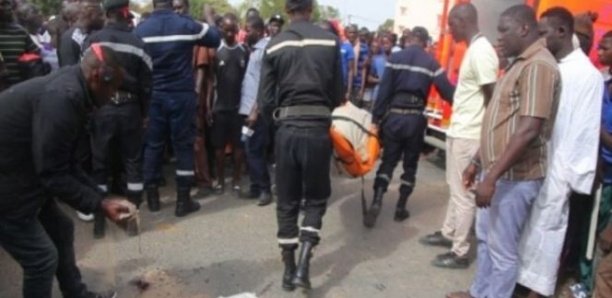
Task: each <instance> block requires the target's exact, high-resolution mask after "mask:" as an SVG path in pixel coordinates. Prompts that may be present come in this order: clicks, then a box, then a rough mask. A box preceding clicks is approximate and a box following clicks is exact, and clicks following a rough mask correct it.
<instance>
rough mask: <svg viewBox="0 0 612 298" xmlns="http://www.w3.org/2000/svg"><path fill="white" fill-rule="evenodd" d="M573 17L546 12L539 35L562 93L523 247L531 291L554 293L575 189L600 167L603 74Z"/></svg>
mask: <svg viewBox="0 0 612 298" xmlns="http://www.w3.org/2000/svg"><path fill="white" fill-rule="evenodd" d="M573 28H574V24H573V17H572V15H571V13H570V12H569V11H567V10H566V9H564V8H552V9H550V10H548V11H546V12H544V13H543V14H542V16H541V20H540V34H541V35H542V36H543V37H545V38H546V42H547V47H548V49H549V50H550V51H551V53H552V54H553V55H554V56H555V57H556V58H557V60H558V61H559V70H560V72H561V82H562V84H561V85H562V91H561V98H560V102H559V110H558V112H557V117H556V120H555V124H554V127H553V131H552V136H551V139H550V142H549V144H548V150H549V154H548V165H549V167H548V172H547V176H546V179H545V181H544V185H543V186H542V188H541V190H540V194H539V196H538V198H537V199H536V201H535V203H534V205H533V207H532V210H531V214H530V218H529V220H528V221H527V223H526V225H525V227H524V229H523V234H522V238H521V243H520V246H519V255H520V258H521V267H520V272H519V279H518V282H519V283H520V284H522V285H523V286H525V287H527V288H529V289H531V290H532V291H533V292H535V293H537V294H539V295H543V296H551V295H553V294H554V292H555V287H556V283H557V272H558V271H559V260H560V255H561V250H562V249H563V242H564V240H565V233H566V229H567V221H568V214H569V196H570V193H571V191H575V192H577V193H582V194H590V193H591V192H592V191H593V183H594V179H595V172H596V166H597V156H598V149H599V128H600V122H601V109H602V94H603V92H604V89H603V78H602V76H601V74H600V72H599V71H597V69H596V68H595V67H594V66H593V64H592V63H591V62H590V60H589V58H588V57H587V56H586V55H585V54H584V53H583V52H582V50H581V49H580V48H578V49H575V48H574V46H573V45H572V36H573Z"/></svg>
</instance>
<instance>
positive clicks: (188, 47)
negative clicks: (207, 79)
mask: <svg viewBox="0 0 612 298" xmlns="http://www.w3.org/2000/svg"><path fill="white" fill-rule="evenodd" d="M153 7H154V8H155V10H154V11H153V13H152V14H151V16H150V17H149V18H148V19H147V20H145V21H144V22H142V23H140V24H139V25H138V27H137V28H136V30H135V33H136V35H137V36H138V37H140V38H141V39H142V40H143V41H144V42H145V50H146V51H147V52H148V53H149V54H150V56H151V58H152V59H153V93H152V98H151V103H150V108H149V123H148V132H147V138H146V141H145V153H144V171H143V173H144V180H145V184H146V188H147V204H148V205H149V210H151V211H153V212H154V211H159V209H160V205H159V191H158V181H159V179H160V174H161V162H162V157H163V150H164V146H165V143H166V137H167V134H168V129H170V134H171V139H172V145H173V147H174V152H175V154H176V157H177V164H176V187H177V204H176V212H175V215H176V216H179V217H180V216H185V215H187V214H189V213H191V212H195V211H197V210H199V209H200V205H199V204H198V203H197V202H195V201H193V200H192V199H191V197H190V195H189V191H190V188H191V186H192V184H193V182H194V169H193V165H194V163H193V144H194V140H195V135H196V131H195V111H196V94H195V91H194V87H193V86H194V76H193V66H192V62H193V61H192V59H193V47H194V46H195V45H202V46H206V47H213V48H216V47H218V46H219V43H220V37H219V32H218V30H217V29H216V27H214V21H213V17H212V13H211V12H210V8H209V7H208V6H205V8H204V10H205V15H206V18H207V22H208V24H202V23H199V22H196V21H194V20H193V19H191V18H190V17H188V16H184V15H178V14H176V13H174V11H172V8H173V7H172V1H171V0H154V1H153Z"/></svg>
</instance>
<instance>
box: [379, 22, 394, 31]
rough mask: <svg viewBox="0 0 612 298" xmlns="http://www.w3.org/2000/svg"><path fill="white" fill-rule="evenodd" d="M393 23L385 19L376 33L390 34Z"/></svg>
mask: <svg viewBox="0 0 612 298" xmlns="http://www.w3.org/2000/svg"><path fill="white" fill-rule="evenodd" d="M393 25H394V21H393V19H387V20H386V21H385V22H384V23H382V25H380V26H378V32H390V31H393Z"/></svg>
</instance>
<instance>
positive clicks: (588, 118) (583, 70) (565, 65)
mask: <svg viewBox="0 0 612 298" xmlns="http://www.w3.org/2000/svg"><path fill="white" fill-rule="evenodd" d="M559 72H560V73H561V86H562V87H561V96H560V98H559V109H558V111H557V117H556V119H555V123H554V126H553V130H552V135H551V137H550V141H549V144H548V145H549V149H548V151H549V154H548V162H549V168H550V170H555V171H560V173H559V174H560V175H559V176H560V177H563V178H564V180H565V181H567V182H568V183H569V185H570V187H571V188H572V189H573V190H574V191H576V192H579V193H584V194H590V193H591V190H592V188H593V180H594V179H595V168H596V166H597V156H598V150H599V128H600V126H601V110H602V102H603V100H602V98H603V94H604V79H603V76H602V75H601V73H600V72H599V71H598V70H597V69H596V68H595V66H593V64H592V63H591V61H590V60H589V58H588V57H587V56H586V55H585V54H584V52H582V50H581V49H580V48H578V49H576V50H574V51H573V52H572V53H571V54H569V55H568V56H566V57H565V58H563V59H562V60H561V61H560V62H559ZM550 170H549V171H550Z"/></svg>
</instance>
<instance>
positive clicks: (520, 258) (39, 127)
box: [0, 0, 612, 298]
mask: <svg viewBox="0 0 612 298" xmlns="http://www.w3.org/2000/svg"><path fill="white" fill-rule="evenodd" d="M313 5H314V4H313V1H312V0H287V1H286V13H287V15H288V16H289V18H290V20H289V21H290V22H289V24H288V25H285V19H284V18H283V16H282V15H281V14H275V15H273V16H271V17H270V18H269V19H267V20H264V19H263V18H262V17H261V16H260V13H259V11H257V9H254V8H252V9H249V10H248V11H247V13H246V16H245V19H244V20H241V19H240V18H239V17H238V16H237V15H235V14H233V13H230V12H227V13H224V14H220V13H216V12H215V11H214V10H213V9H212V8H210V7H209V6H208V5H205V6H204V8H203V11H202V13H201V15H200V16H196V17H195V18H194V17H192V16H190V6H189V1H188V0H154V1H153V6H154V11H153V12H152V13H147V14H143V15H142V16H141V18H140V19H139V20H136V17H135V15H134V13H132V12H131V11H130V9H129V2H128V1H127V0H103V1H102V2H101V3H100V2H99V1H98V0H81V1H77V2H73V1H69V2H64V3H63V8H62V11H61V13H60V14H58V15H57V16H54V17H51V18H48V19H47V18H45V17H43V16H42V14H41V12H40V10H39V9H38V7H36V5H34V4H32V3H27V2H17V1H14V0H0V54H1V55H2V56H1V59H0V89H1V90H3V92H2V93H0V145H1V146H0V153H1V154H0V173H1V174H0V245H2V247H3V248H4V249H5V250H6V251H7V252H8V253H9V254H10V255H11V256H12V257H13V258H15V259H16V260H17V262H18V263H19V264H20V265H21V266H22V267H23V269H24V284H23V296H24V297H50V296H51V288H52V283H53V277H54V276H57V278H58V282H59V286H60V289H61V291H62V293H63V295H64V296H65V297H115V295H116V293H114V292H112V291H111V292H108V293H93V292H90V291H89V290H87V287H86V286H85V285H84V284H83V282H82V280H81V275H80V272H79V269H78V268H77V266H76V262H75V256H74V245H73V244H74V226H73V223H72V221H71V219H70V218H69V217H68V216H67V215H66V214H64V213H63V211H62V210H61V209H62V208H60V207H59V205H58V203H57V202H58V200H61V201H63V202H65V203H67V204H68V205H70V206H71V207H72V208H74V209H75V210H77V212H78V213H79V217H80V218H81V219H83V220H85V221H92V220H93V221H94V223H93V230H94V236H95V237H96V238H102V237H104V234H105V224H106V219H107V218H108V219H110V220H112V221H113V222H116V223H118V224H119V225H121V226H124V227H125V228H126V230H127V232H128V234H129V235H137V234H138V233H139V232H140V230H139V229H140V226H139V224H138V223H139V221H138V219H137V218H136V217H137V212H136V210H138V209H140V206H141V205H142V204H143V201H144V200H143V196H144V197H146V206H147V208H148V210H149V211H150V212H157V211H159V210H160V209H161V204H160V194H159V188H160V187H163V186H164V185H165V184H166V181H165V177H164V175H163V173H164V172H163V170H162V165H163V164H164V162H165V160H166V159H168V156H169V155H174V157H175V158H176V163H175V171H174V173H175V181H176V182H175V189H176V208H175V215H176V216H177V217H182V216H186V215H188V214H191V213H194V212H197V211H198V210H199V209H200V204H199V203H198V202H197V200H198V199H202V198H205V197H208V196H215V195H222V194H224V193H225V192H226V180H229V181H231V191H232V193H233V194H235V195H236V196H237V197H240V198H242V199H252V200H257V204H258V205H259V206H267V205H270V204H271V203H272V202H273V201H274V197H276V202H277V204H276V213H277V220H278V234H277V236H278V244H279V246H280V248H281V250H282V253H281V255H282V260H283V263H284V266H285V272H284V274H283V277H282V287H283V289H285V290H288V291H292V290H294V289H295V288H296V287H302V288H306V289H308V288H310V287H311V283H310V278H309V267H310V259H311V258H312V256H313V248H314V247H315V246H317V245H318V244H319V242H320V240H321V239H320V236H319V234H320V231H321V227H322V221H323V216H324V214H325V212H326V208H327V200H328V199H329V197H330V196H331V181H330V174H329V172H330V164H331V157H332V151H333V144H332V140H331V139H330V132H329V130H330V127H331V125H332V111H333V110H334V109H335V108H337V107H339V106H346V105H352V106H355V107H357V108H359V109H362V110H365V111H367V112H368V113H367V114H368V115H371V116H369V117H371V123H372V125H371V127H369V128H368V134H371V135H378V136H379V139H380V142H381V143H382V147H383V148H384V150H383V154H382V160H381V163H380V165H379V168H378V171H377V172H376V177H375V181H374V185H373V190H374V195H373V200H372V202H371V205H370V206H369V208H368V207H365V208H366V209H367V210H365V212H364V218H363V224H364V226H365V227H367V228H374V227H375V225H376V221H377V218H378V216H379V214H380V213H381V210H382V208H383V197H384V194H385V193H386V192H387V191H388V187H389V184H390V183H391V180H392V177H393V173H394V171H395V167H396V166H397V164H398V162H399V161H400V159H402V161H403V174H402V176H401V177H400V188H399V199H398V202H397V205H396V211H395V215H394V219H395V220H396V221H398V222H401V221H405V220H406V219H408V218H409V217H410V213H409V211H408V209H407V202H408V199H409V197H410V195H411V194H412V192H413V190H414V188H415V183H416V176H417V168H418V162H419V158H420V156H421V153H422V151H423V147H424V134H425V130H426V127H427V118H426V117H425V115H424V113H423V112H424V109H425V107H426V104H427V99H428V95H429V94H430V89H431V88H432V87H434V88H435V89H436V90H437V92H438V93H439V94H440V96H441V97H442V98H443V99H444V100H446V101H448V102H449V103H451V104H452V107H453V114H452V119H451V123H450V127H449V129H448V133H447V140H446V142H447V150H446V177H447V182H448V185H449V189H450V199H449V205H448V211H447V214H446V217H445V220H444V223H443V224H442V225H441V229H440V230H439V231H436V232H434V233H432V234H430V235H426V236H425V237H423V238H422V239H420V242H421V243H422V244H424V245H427V246H443V247H447V248H448V249H449V252H447V253H445V254H442V255H439V256H437V257H436V258H435V259H434V260H433V261H432V265H434V266H437V267H441V268H453V269H465V268H468V267H469V265H470V263H471V260H470V257H469V252H470V250H471V249H472V247H471V244H472V241H471V239H470V238H471V237H470V236H471V233H472V229H473V228H474V229H475V231H476V248H475V250H476V255H477V257H476V264H477V269H476V275H475V278H474V282H473V284H472V286H471V287H470V289H469V291H468V292H458V293H451V294H449V295H448V297H453V298H457V297H476V298H482V297H504V298H507V297H512V295H513V293H515V292H516V291H520V290H521V289H523V288H524V290H525V291H527V292H528V295H529V297H539V296H541V297H546V296H551V295H554V294H555V290H556V289H557V280H558V276H559V275H560V274H564V273H565V272H564V271H563V270H561V269H562V268H566V267H568V266H571V265H572V264H579V265H576V266H575V267H577V268H579V269H578V270H579V273H580V274H579V275H580V278H579V279H578V281H579V282H578V283H577V284H576V285H573V286H572V288H571V290H572V292H573V294H574V296H575V297H588V296H589V295H591V293H593V295H594V297H612V277H611V276H612V269H611V268H612V265H611V264H612V254H608V253H609V252H610V250H611V249H612V222H609V220H610V212H611V210H612V184H611V183H612V170H611V169H612V155H611V154H612V153H610V152H611V150H612V137H611V134H612V125H611V123H612V104H611V103H610V98H611V96H612V88H611V86H612V85H611V84H610V80H609V77H610V72H609V70H607V69H606V70H604V72H603V73H604V75H603V76H602V74H601V73H602V72H601V71H599V70H598V69H596V68H595V66H594V65H593V63H592V62H591V61H590V60H589V58H588V56H587V55H588V53H589V52H590V50H591V49H590V48H591V47H592V45H593V43H594V41H593V39H594V37H593V29H592V26H593V24H592V23H593V21H594V19H595V17H594V15H592V14H589V15H586V16H579V17H574V16H573V15H572V14H571V13H570V12H569V11H568V10H567V9H565V8H562V7H555V8H551V9H549V10H547V11H546V12H544V13H543V14H542V15H541V16H539V18H537V17H536V15H535V12H534V10H533V9H532V8H530V7H529V6H525V5H518V6H512V7H510V8H508V9H507V10H506V11H504V12H503V13H502V15H501V16H500V18H499V23H498V24H497V29H498V33H499V39H498V40H497V44H496V45H495V46H494V45H493V44H492V43H491V42H490V41H489V40H488V39H487V38H486V37H485V36H484V35H482V34H481V33H480V29H479V25H478V12H477V10H476V8H475V6H474V5H472V4H469V3H463V4H458V5H456V6H455V7H453V8H452V10H451V11H450V14H449V23H448V26H449V29H450V32H451V35H452V37H453V39H454V40H455V41H456V42H463V43H466V44H467V46H468V47H467V51H466V53H465V56H464V58H463V61H462V64H461V67H460V70H459V74H458V80H457V82H456V83H451V82H450V81H449V78H448V75H447V73H446V72H445V70H444V69H442V68H441V66H440V64H439V63H438V62H437V61H436V59H435V58H434V55H433V54H432V48H433V47H432V38H431V37H430V35H429V32H428V31H427V30H426V29H425V28H423V27H418V26H417V27H415V28H412V29H406V30H405V31H404V32H402V35H401V37H398V36H397V35H396V34H393V33H391V32H369V31H368V30H367V28H361V29H360V28H359V27H358V26H357V25H353V24H349V25H348V26H346V28H343V27H342V26H341V25H340V24H339V23H338V22H336V21H331V20H330V21H327V20H326V21H322V22H320V23H318V24H313V23H312V22H311V19H312V13H313ZM585 28H586V29H585ZM597 46H598V53H599V60H600V61H599V62H600V63H601V64H602V65H604V66H611V65H612V32H608V33H606V34H605V35H604V36H603V38H602V39H601V41H600V42H599V44H598V45H597ZM510 58H512V59H510ZM502 66H503V67H502ZM228 157H230V160H231V163H229V162H228V160H226V159H227V158H228ZM228 164H231V169H232V173H231V175H230V176H231V179H226V173H225V170H226V168H228V167H227V165H228ZM270 168H274V171H275V174H276V175H275V179H272V175H271V174H270ZM245 171H246V172H247V173H248V176H249V179H248V181H249V185H248V187H246V188H245V189H243V188H242V186H243V184H244V183H243V182H242V177H243V176H244V173H245ZM600 186H601V188H602V189H603V191H602V195H601V196H600V199H598V200H595V199H594V197H595V196H594V194H595V193H596V191H597V189H599V188H600ZM193 188H197V192H192V189H193ZM593 208H597V209H598V210H599V216H598V217H599V224H598V225H597V227H596V229H595V230H596V232H597V233H596V234H598V235H599V237H598V239H599V242H600V248H601V251H602V257H601V261H600V262H599V266H598V267H596V266H595V265H594V264H595V263H594V262H593V260H592V259H593V258H592V257H589V258H587V257H585V256H586V255H589V256H590V255H591V254H592V252H593V249H592V248H591V249H590V250H591V251H590V252H589V249H587V247H589V246H588V245H586V243H587V242H588V241H591V242H592V241H593V240H592V239H591V240H588V239H587V238H589V237H585V235H587V236H588V235H589V227H588V223H589V222H591V220H590V216H591V210H592V209H593ZM300 210H302V211H303V214H304V216H303V222H302V224H301V225H299V224H298V218H299V214H300ZM591 234H592V233H591ZM591 238H593V237H591ZM298 248H300V251H299V253H298V255H297V259H296V254H295V252H296V250H297V249H298ZM568 255H574V256H575V257H574V258H573V260H570V259H571V258H569V257H568ZM517 284H518V285H520V286H519V287H517V286H516V285H517Z"/></svg>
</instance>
